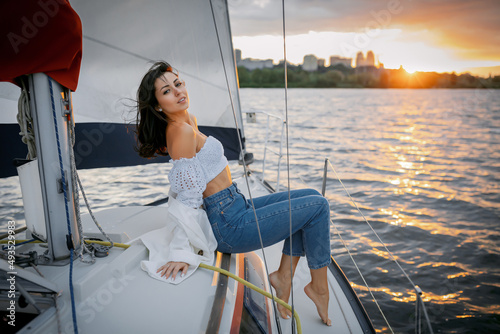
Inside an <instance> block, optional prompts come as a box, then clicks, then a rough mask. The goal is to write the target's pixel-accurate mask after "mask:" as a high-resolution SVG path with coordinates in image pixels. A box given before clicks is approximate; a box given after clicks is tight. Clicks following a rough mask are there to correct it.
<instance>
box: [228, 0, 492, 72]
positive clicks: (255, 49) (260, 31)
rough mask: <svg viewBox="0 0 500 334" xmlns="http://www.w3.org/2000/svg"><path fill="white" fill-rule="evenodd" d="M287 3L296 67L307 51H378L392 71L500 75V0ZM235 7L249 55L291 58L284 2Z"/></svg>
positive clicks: (239, 37) (236, 25) (239, 39)
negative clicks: (284, 23) (283, 18)
mask: <svg viewBox="0 0 500 334" xmlns="http://www.w3.org/2000/svg"><path fill="white" fill-rule="evenodd" d="M285 6H286V7H285V12H286V27H287V29H286V45H287V60H288V61H289V62H291V63H293V64H299V63H301V62H302V60H303V57H304V56H305V55H307V54H314V55H316V56H317V57H318V58H324V59H328V58H329V57H330V56H331V55H338V56H340V57H348V58H355V56H356V53H357V52H358V51H362V52H364V53H365V54H366V52H367V51H368V50H373V52H374V53H375V54H376V55H378V58H377V60H378V61H379V62H381V63H383V64H384V66H385V68H393V69H397V68H399V67H400V66H401V65H402V66H403V67H404V68H405V69H407V70H408V71H409V72H414V71H429V72H431V71H435V72H441V73H442V72H456V73H462V72H471V73H472V74H474V75H481V76H487V75H488V74H492V75H499V74H500V34H498V32H499V31H500V20H498V17H500V3H498V2H495V1H492V0H476V1H465V0H456V1H453V2H450V1H444V0H436V1H433V2H426V3H422V2H415V1H413V2H412V1H410V0H388V1H377V2H375V1H367V0H353V1H350V2H348V3H347V2H342V3H340V2H332V1H326V0H316V1H313V2H311V1H301V0H297V1H293V2H286V3H285ZM229 8H230V17H231V26H232V31H233V36H234V39H233V41H234V47H235V48H238V49H241V50H242V53H243V56H244V57H245V58H255V59H273V61H274V62H275V63H278V62H279V60H280V59H283V36H282V28H283V22H282V9H281V4H280V3H278V2H272V1H268V0H254V1H250V0H247V1H243V0H229ZM477 68H482V70H483V71H481V69H477Z"/></svg>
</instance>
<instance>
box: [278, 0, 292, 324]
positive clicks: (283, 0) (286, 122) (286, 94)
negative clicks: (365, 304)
mask: <svg viewBox="0 0 500 334" xmlns="http://www.w3.org/2000/svg"><path fill="white" fill-rule="evenodd" d="M281 8H282V10H283V11H282V17H283V19H282V21H283V63H284V65H285V131H286V170H287V174H286V176H287V188H288V212H289V213H290V221H289V226H290V236H289V238H290V254H293V252H292V200H291V198H290V152H289V144H288V73H287V71H288V68H287V63H286V21H285V0H282V1H281ZM290 293H291V296H290V298H291V299H292V314H293V312H294V308H295V303H294V300H293V258H292V256H290ZM292 333H295V322H293V321H292Z"/></svg>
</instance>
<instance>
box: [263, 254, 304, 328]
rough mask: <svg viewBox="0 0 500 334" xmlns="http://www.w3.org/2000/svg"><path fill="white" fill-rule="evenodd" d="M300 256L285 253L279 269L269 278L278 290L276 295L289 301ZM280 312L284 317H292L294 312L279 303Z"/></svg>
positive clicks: (286, 301)
mask: <svg viewBox="0 0 500 334" xmlns="http://www.w3.org/2000/svg"><path fill="white" fill-rule="evenodd" d="M299 260H300V257H298V256H292V257H290V256H288V255H285V254H283V255H282V257H281V262H280V266H279V268H278V270H276V271H275V272H274V273H272V274H271V275H269V280H270V281H271V285H272V286H273V288H274V290H276V297H278V298H279V299H281V300H282V301H284V302H285V303H288V298H289V297H290V290H291V286H292V284H291V282H292V279H293V275H294V274H295V269H296V268H297V263H299ZM278 312H279V313H280V315H281V317H282V318H284V319H290V317H291V316H292V312H291V311H290V310H288V309H287V308H285V307H283V306H281V305H280V304H278Z"/></svg>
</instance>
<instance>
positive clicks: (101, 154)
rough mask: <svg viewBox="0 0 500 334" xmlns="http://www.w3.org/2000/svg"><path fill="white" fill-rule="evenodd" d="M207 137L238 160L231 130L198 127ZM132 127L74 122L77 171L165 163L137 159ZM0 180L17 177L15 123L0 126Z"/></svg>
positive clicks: (21, 151)
mask: <svg viewBox="0 0 500 334" xmlns="http://www.w3.org/2000/svg"><path fill="white" fill-rule="evenodd" d="M199 129H200V131H201V132H202V133H204V134H206V135H207V136H213V137H215V138H217V139H218V140H220V142H221V143H222V145H223V146H224V153H225V156H226V158H227V159H228V160H238V158H239V156H240V148H239V142H238V135H237V134H238V132H237V130H236V129H234V128H222V127H211V126H200V127H199ZM134 131H135V125H129V124H123V123H77V124H76V126H75V133H76V143H75V147H74V151H75V160H76V168H77V169H87V168H100V167H122V166H135V165H145V164H150V163H162V162H168V161H169V160H170V157H168V156H167V157H157V158H154V159H145V158H141V157H140V156H139V155H138V154H137V152H136V151H135V150H134V147H135V145H136V142H135V134H134ZM0 145H1V146H0V156H1V157H2V159H1V162H0V177H9V176H15V175H17V171H16V168H15V167H14V165H13V164H12V161H13V160H14V159H15V158H25V157H26V154H27V153H28V149H27V148H26V145H25V144H23V143H22V142H21V137H20V136H19V125H18V124H0Z"/></svg>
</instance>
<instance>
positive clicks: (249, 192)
mask: <svg viewBox="0 0 500 334" xmlns="http://www.w3.org/2000/svg"><path fill="white" fill-rule="evenodd" d="M210 9H211V11H212V19H213V22H214V27H215V35H216V36H217V42H218V46H219V52H220V57H221V61H222V68H223V69H224V77H225V79H226V85H227V90H228V92H229V100H230V102H231V109H232V111H233V117H234V123H235V125H236V129H237V130H239V129H240V127H239V124H238V117H236V110H235V107H234V101H233V94H232V91H231V87H230V85H229V79H228V76H227V70H226V64H225V61H224V54H223V52H222V45H221V42H220V38H219V31H218V29H217V20H216V18H215V12H214V7H213V4H212V0H210ZM228 15H229V14H228ZM238 144H239V146H240V150H241V152H242V153H244V151H243V143H242V141H241V136H240V132H239V131H238ZM242 163H243V171H244V173H245V183H246V186H247V190H248V196H249V198H250V202H251V203H252V210H253V214H254V217H255V224H256V225H257V232H258V234H259V241H260V247H261V250H262V258H263V260H264V266H265V268H266V272H267V273H268V274H267V275H266V276H267V283H268V285H269V286H271V281H270V279H269V268H268V265H267V259H266V253H265V251H264V242H263V241H262V234H261V232H260V226H259V220H258V218H257V212H256V211H255V205H254V203H253V197H252V192H251V190H250V184H249V182H248V173H247V165H246V162H245V155H244V154H243V156H242ZM269 290H270V292H271V296H272V298H273V300H274V293H273V289H272V288H270V289H269ZM272 304H273V310H274V318H275V321H276V326H277V328H278V332H279V333H281V325H280V321H279V319H278V310H277V306H276V303H272ZM292 322H293V321H292Z"/></svg>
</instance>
